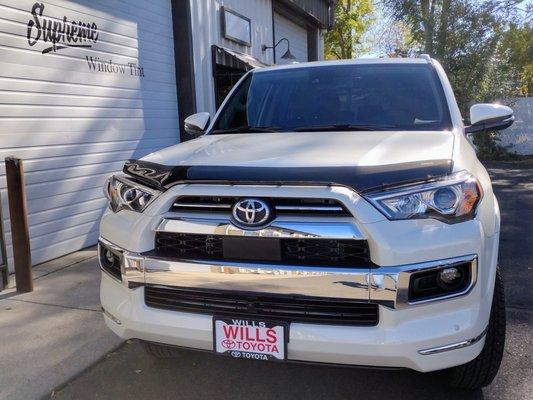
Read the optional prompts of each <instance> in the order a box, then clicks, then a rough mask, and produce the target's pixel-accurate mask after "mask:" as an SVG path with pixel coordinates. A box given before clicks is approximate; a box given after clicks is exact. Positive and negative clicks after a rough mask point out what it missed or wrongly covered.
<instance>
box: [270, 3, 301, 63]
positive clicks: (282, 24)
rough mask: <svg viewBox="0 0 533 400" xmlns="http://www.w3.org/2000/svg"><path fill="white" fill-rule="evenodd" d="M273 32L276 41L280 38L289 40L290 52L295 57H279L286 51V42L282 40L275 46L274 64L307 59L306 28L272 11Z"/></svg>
mask: <svg viewBox="0 0 533 400" xmlns="http://www.w3.org/2000/svg"><path fill="white" fill-rule="evenodd" d="M274 32H275V35H276V43H277V42H278V40H280V39H282V38H287V39H288V40H289V42H290V50H291V53H292V55H293V56H295V57H296V60H284V59H282V58H281V56H283V54H285V52H286V51H287V42H285V41H283V42H282V43H280V44H279V46H278V47H277V48H276V64H287V63H291V62H294V61H299V62H306V61H308V56H307V29H305V28H303V27H301V26H300V25H298V24H296V23H294V22H292V21H291V20H289V19H287V18H285V17H284V16H282V15H280V14H278V13H274Z"/></svg>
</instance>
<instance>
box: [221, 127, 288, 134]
mask: <svg viewBox="0 0 533 400" xmlns="http://www.w3.org/2000/svg"><path fill="white" fill-rule="evenodd" d="M279 129H280V128H278V127H276V126H238V127H236V128H229V129H215V130H214V131H211V134H212V135H222V134H225V133H262V132H279Z"/></svg>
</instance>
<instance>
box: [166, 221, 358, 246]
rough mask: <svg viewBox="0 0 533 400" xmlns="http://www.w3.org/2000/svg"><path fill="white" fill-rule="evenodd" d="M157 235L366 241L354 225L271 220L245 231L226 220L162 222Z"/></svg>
mask: <svg viewBox="0 0 533 400" xmlns="http://www.w3.org/2000/svg"><path fill="white" fill-rule="evenodd" d="M156 231H157V232H173V233H196V234H205V235H230V236H250V237H254V236H255V237H279V238H324V239H355V240H364V239H366V238H365V236H364V235H363V233H362V232H361V231H360V230H359V229H358V228H357V226H356V225H355V224H354V223H352V222H340V221H338V222H335V221H331V222H329V221H328V222H305V221H298V222H293V221H280V220H274V221H273V222H272V223H271V224H270V225H269V226H267V227H265V228H263V229H258V230H246V229H242V228H239V227H236V226H235V225H233V224H231V223H230V222H229V220H227V219H221V218H218V219H214V218H183V217H173V218H165V219H163V220H162V221H161V223H160V224H159V225H158V227H157V228H156Z"/></svg>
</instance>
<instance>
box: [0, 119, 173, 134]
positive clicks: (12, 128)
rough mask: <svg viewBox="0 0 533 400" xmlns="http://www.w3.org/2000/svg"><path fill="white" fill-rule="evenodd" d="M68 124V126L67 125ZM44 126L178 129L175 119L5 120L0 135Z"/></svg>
mask: <svg viewBox="0 0 533 400" xmlns="http://www.w3.org/2000/svg"><path fill="white" fill-rule="evenodd" d="M67 122H68V124H67ZM41 126H44V127H45V129H46V130H47V131H53V130H54V129H56V130H57V131H58V132H61V131H63V130H65V129H73V128H74V129H79V130H82V131H84V132H86V131H90V130H105V129H115V128H116V129H120V128H122V129H127V130H131V129H161V128H168V127H169V126H170V127H174V128H175V129H176V130H177V129H178V120H177V118H173V117H168V118H164V119H163V118H155V119H154V118H151V119H149V118H144V119H143V118H107V119H104V118H99V119H91V118H85V119H81V118H80V119H70V118H55V119H53V118H49V119H47V120H43V119H37V118H5V119H3V120H2V123H1V124H0V133H20V132H32V131H33V132H34V131H37V130H39V129H40V127H41Z"/></svg>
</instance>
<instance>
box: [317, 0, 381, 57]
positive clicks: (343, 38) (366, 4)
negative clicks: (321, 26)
mask: <svg viewBox="0 0 533 400" xmlns="http://www.w3.org/2000/svg"><path fill="white" fill-rule="evenodd" d="M373 12H374V4H373V1H372V0H339V1H338V2H337V4H336V5H335V24H334V25H333V28H332V29H331V30H330V31H329V32H327V33H326V35H325V38H324V53H325V57H326V59H349V58H354V57H356V56H357V55H358V54H359V53H360V52H361V51H363V46H362V44H361V42H362V40H361V39H362V37H363V35H364V34H365V33H366V31H367V30H368V28H369V27H370V25H371V24H372V22H373V19H374V18H373Z"/></svg>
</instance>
